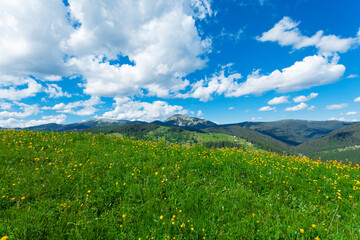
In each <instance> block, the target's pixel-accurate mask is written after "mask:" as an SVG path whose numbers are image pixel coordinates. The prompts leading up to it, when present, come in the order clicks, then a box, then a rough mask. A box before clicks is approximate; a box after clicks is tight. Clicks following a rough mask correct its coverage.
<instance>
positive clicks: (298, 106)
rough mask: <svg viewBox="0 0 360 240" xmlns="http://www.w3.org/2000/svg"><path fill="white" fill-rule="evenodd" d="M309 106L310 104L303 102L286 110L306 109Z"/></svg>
mask: <svg viewBox="0 0 360 240" xmlns="http://www.w3.org/2000/svg"><path fill="white" fill-rule="evenodd" d="M307 107H308V105H307V104H306V103H303V102H302V103H300V104H298V105H296V106H293V107H288V108H286V109H285V110H284V111H300V110H304V109H306V108H307Z"/></svg>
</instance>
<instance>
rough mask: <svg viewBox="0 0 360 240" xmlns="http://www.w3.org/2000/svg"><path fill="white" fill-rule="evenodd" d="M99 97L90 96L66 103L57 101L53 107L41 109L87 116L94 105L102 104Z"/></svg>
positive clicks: (91, 112)
mask: <svg viewBox="0 0 360 240" xmlns="http://www.w3.org/2000/svg"><path fill="white" fill-rule="evenodd" d="M102 103H103V102H102V101H101V99H100V97H91V98H90V99H88V100H85V101H76V102H72V103H68V104H64V103H59V104H56V105H55V106H53V107H43V108H42V109H43V110H56V111H57V112H59V113H70V114H74V115H78V116H88V115H92V114H94V113H95V112H96V111H97V109H96V108H95V107H94V106H96V105H99V104H102Z"/></svg>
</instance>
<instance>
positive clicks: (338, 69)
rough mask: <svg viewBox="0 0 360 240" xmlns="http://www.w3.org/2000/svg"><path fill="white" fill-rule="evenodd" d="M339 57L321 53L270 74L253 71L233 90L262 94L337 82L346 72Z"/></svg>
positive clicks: (238, 93) (234, 93)
mask: <svg viewBox="0 0 360 240" xmlns="http://www.w3.org/2000/svg"><path fill="white" fill-rule="evenodd" d="M337 61H338V59H337V58H336V57H334V58H327V57H323V56H319V55H314V56H309V57H305V58H304V59H303V60H302V61H298V62H295V64H294V65H292V66H290V67H288V68H284V69H282V70H281V71H279V70H275V71H273V72H272V73H270V74H269V75H260V74H259V71H255V72H253V73H252V74H251V75H249V76H248V77H247V80H246V81H245V82H243V83H241V84H240V85H239V87H238V88H237V89H236V90H235V91H233V94H232V95H233V96H242V95H247V94H262V93H263V92H267V91H270V90H277V91H278V92H291V91H298V90H302V89H307V88H311V87H314V86H320V85H325V84H329V83H333V82H336V81H337V80H339V78H340V77H341V76H342V75H343V74H344V72H345V66H344V65H341V64H337Z"/></svg>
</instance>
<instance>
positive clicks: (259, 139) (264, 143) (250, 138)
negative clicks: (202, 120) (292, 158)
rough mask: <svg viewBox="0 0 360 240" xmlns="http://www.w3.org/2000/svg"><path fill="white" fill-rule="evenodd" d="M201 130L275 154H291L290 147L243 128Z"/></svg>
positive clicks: (229, 127) (228, 127) (230, 127)
mask: <svg viewBox="0 0 360 240" xmlns="http://www.w3.org/2000/svg"><path fill="white" fill-rule="evenodd" d="M203 130H204V131H206V132H209V133H222V134H226V135H230V136H237V137H239V138H242V139H245V140H246V141H247V142H250V143H252V144H255V145H256V146H259V148H262V149H265V150H267V151H272V152H277V153H283V152H291V150H290V146H289V145H287V144H286V143H283V142H281V141H279V140H277V139H274V138H272V137H270V136H267V135H265V134H262V133H259V132H256V131H254V130H251V129H247V128H244V127H240V126H223V127H214V128H206V129H203Z"/></svg>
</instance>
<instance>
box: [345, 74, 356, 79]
mask: <svg viewBox="0 0 360 240" xmlns="http://www.w3.org/2000/svg"><path fill="white" fill-rule="evenodd" d="M358 77H359V75H357V74H350V75H349V76H347V77H346V78H349V79H351V78H358Z"/></svg>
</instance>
